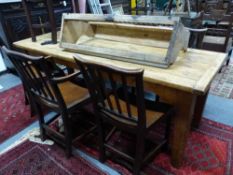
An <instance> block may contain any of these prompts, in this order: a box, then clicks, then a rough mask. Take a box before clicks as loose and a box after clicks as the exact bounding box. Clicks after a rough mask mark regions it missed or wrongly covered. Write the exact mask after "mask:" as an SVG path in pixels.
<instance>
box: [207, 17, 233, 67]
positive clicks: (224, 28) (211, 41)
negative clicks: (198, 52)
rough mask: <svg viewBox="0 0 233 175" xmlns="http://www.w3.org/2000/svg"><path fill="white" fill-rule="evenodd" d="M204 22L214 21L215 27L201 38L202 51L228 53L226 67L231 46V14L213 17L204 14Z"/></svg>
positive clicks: (209, 29)
mask: <svg viewBox="0 0 233 175" xmlns="http://www.w3.org/2000/svg"><path fill="white" fill-rule="evenodd" d="M213 17H214V19H213ZM204 20H215V21H216V25H215V26H214V27H211V28H208V30H207V32H206V35H205V36H204V38H203V43H202V49H205V50H211V51H217V52H225V53H228V55H229V57H228V59H227V65H228V64H229V61H230V54H231V46H232V38H231V31H232V22H233V14H231V15H227V14H218V15H214V16H213V15H211V14H205V15H204Z"/></svg>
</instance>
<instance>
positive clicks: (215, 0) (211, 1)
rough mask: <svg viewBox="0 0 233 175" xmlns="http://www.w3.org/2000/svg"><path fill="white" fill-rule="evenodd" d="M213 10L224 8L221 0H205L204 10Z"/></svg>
mask: <svg viewBox="0 0 233 175" xmlns="http://www.w3.org/2000/svg"><path fill="white" fill-rule="evenodd" d="M213 10H224V5H223V0H205V3H204V12H205V13H210V12H211V11H213Z"/></svg>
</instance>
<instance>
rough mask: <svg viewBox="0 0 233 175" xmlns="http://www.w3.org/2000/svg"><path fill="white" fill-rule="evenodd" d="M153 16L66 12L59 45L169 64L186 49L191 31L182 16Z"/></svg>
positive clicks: (143, 61) (122, 58) (156, 64)
mask: <svg viewBox="0 0 233 175" xmlns="http://www.w3.org/2000/svg"><path fill="white" fill-rule="evenodd" d="M141 18H143V19H144V20H142V19H141ZM152 19H153V18H151V17H150V16H137V17H135V16H125V15H123V16H106V15H94V14H93V15H90V14H87V15H80V14H65V15H63V22H62V25H63V26H62V30H61V35H62V36H61V41H60V46H61V47H62V48H65V49H67V50H72V51H76V52H78V53H82V54H89V55H95V56H101V57H107V58H110V59H114V60H119V61H127V62H131V63H136V64H143V65H150V66H155V67H162V68H168V67H169V66H170V65H171V64H173V62H175V60H176V58H177V56H178V54H179V52H181V51H186V50H187V45H188V41H189V31H188V30H187V29H186V28H184V26H183V24H182V23H181V20H180V19H179V18H174V19H172V18H169V17H164V16H162V17H161V18H160V16H157V17H155V19H153V20H152ZM162 20H163V21H162ZM161 25H162V26H161ZM164 25H168V26H164ZM156 48H164V49H166V52H165V53H166V54H162V55H161V54H157V52H156Z"/></svg>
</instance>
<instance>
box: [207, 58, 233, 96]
mask: <svg viewBox="0 0 233 175" xmlns="http://www.w3.org/2000/svg"><path fill="white" fill-rule="evenodd" d="M210 93H211V94H212V95H217V96H220V97H225V98H231V99H233V62H231V63H230V64H229V65H228V66H224V67H223V69H222V71H221V73H218V74H217V75H216V77H215V79H214V80H213V82H212V84H211V87H210Z"/></svg>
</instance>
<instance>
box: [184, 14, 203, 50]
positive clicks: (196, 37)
mask: <svg viewBox="0 0 233 175" xmlns="http://www.w3.org/2000/svg"><path fill="white" fill-rule="evenodd" d="M203 16H204V12H203V11H201V12H199V13H198V14H197V16H196V17H195V18H193V19H192V21H191V24H190V27H189V28H188V29H189V31H190V39H189V47H191V48H197V49H200V48H201V47H202V41H203V38H204V35H205V33H206V31H207V28H204V27H203Z"/></svg>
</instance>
